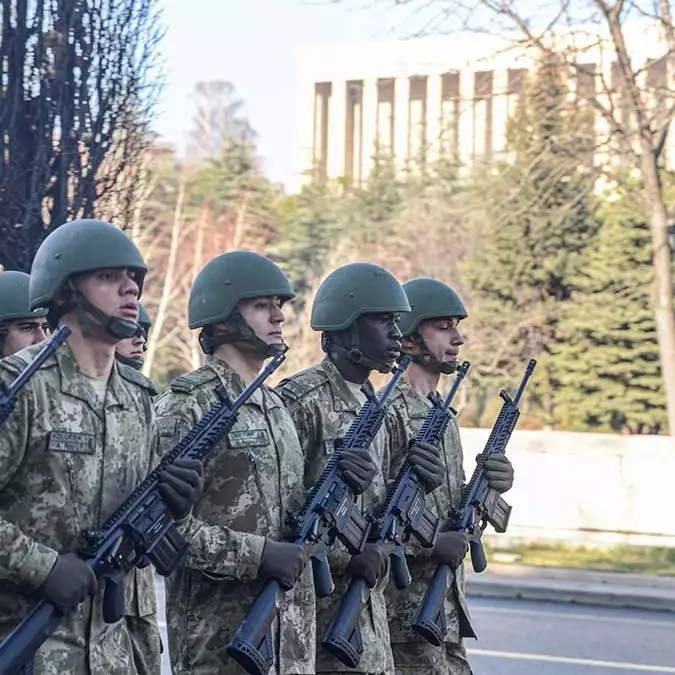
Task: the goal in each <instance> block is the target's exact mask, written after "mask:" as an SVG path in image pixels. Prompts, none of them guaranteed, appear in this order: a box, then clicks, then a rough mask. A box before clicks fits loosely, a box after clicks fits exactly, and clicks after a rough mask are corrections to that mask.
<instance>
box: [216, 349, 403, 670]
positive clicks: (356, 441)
mask: <svg viewBox="0 0 675 675" xmlns="http://www.w3.org/2000/svg"><path fill="white" fill-rule="evenodd" d="M409 363H410V358H409V357H407V356H404V357H403V358H402V359H401V360H400V362H399V364H398V365H397V366H396V368H395V369H394V374H393V376H392V378H391V379H390V380H389V383H388V384H387V386H386V388H385V389H384V390H383V392H382V393H381V394H380V397H379V398H378V397H377V395H376V394H375V392H374V391H373V388H372V387H371V386H370V384H366V385H364V386H363V387H362V391H363V393H364V394H365V395H366V398H367V401H366V403H365V404H364V405H363V407H362V408H361V410H360V411H359V413H358V415H357V416H356V419H355V420H354V421H353V422H352V423H351V425H350V426H349V429H348V430H347V433H346V434H345V435H344V436H343V437H342V438H341V439H338V440H336V441H335V450H334V452H333V454H332V456H331V458H330V459H329V460H328V462H327V463H326V466H325V467H324V470H323V473H322V474H321V476H319V480H318V481H317V483H316V485H315V486H314V489H313V490H312V492H311V494H310V495H309V497H308V498H307V500H306V501H305V504H304V506H303V507H302V509H301V510H300V513H299V514H298V515H297V516H292V515H288V516H287V518H286V524H287V525H288V527H289V528H290V529H291V532H292V534H291V537H290V539H291V540H293V541H295V543H296V544H299V545H301V546H305V547H306V548H307V549H308V550H309V551H310V559H311V561H312V573H313V575H314V588H315V592H316V595H317V596H318V597H320V598H323V597H326V596H328V595H330V594H331V593H332V592H333V589H334V588H335V586H334V584H333V578H332V576H331V573H330V567H329V565H328V560H327V558H326V555H327V550H328V549H329V548H330V547H331V546H332V545H333V544H334V543H335V540H336V539H339V540H340V541H341V542H342V543H343V544H344V545H345V546H346V547H347V550H348V551H349V553H350V554H351V555H356V554H357V553H360V552H361V551H362V550H363V547H364V545H365V543H366V540H367V537H368V532H369V530H370V526H371V523H370V521H369V520H368V519H367V518H366V517H365V516H363V515H362V514H361V513H360V512H359V509H358V507H357V503H356V495H355V494H354V492H353V490H352V489H351V488H350V487H349V485H348V484H347V483H346V482H345V480H344V478H343V477H342V475H341V473H340V470H339V468H338V462H339V460H340V449H341V448H369V447H370V445H371V444H372V442H373V440H374V439H375V436H376V435H377V432H378V431H379V430H380V427H381V426H382V422H383V421H384V413H385V408H384V403H385V401H386V400H387V398H388V397H389V395H390V394H391V392H392V390H393V389H394V386H395V385H396V383H397V382H398V380H399V379H400V377H401V375H403V372H404V371H405V369H406V368H407V367H408V364H409ZM283 593H284V591H283V590H282V588H281V586H280V585H279V582H278V581H276V580H274V579H270V580H268V581H266V582H265V585H264V586H263V587H262V588H261V589H260V592H259V593H258V596H257V597H256V599H255V600H254V602H253V605H252V606H251V609H250V610H249V612H248V614H247V615H246V617H245V618H244V620H243V621H242V622H241V623H240V624H239V628H238V629H237V632H236V633H235V634H234V637H233V638H232V640H231V641H230V644H229V645H228V646H227V653H228V654H229V655H230V656H231V657H232V658H233V659H234V660H235V661H236V662H237V663H239V664H240V665H241V666H242V667H243V668H244V669H245V670H246V671H247V672H249V673H251V675H266V673H268V672H269V670H270V668H271V667H272V665H273V664H274V654H273V650H272V648H273V643H272V622H273V621H274V619H275V617H276V615H277V614H278V612H279V606H280V604H281V600H282V598H283Z"/></svg>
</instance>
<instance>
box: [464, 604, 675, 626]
mask: <svg viewBox="0 0 675 675" xmlns="http://www.w3.org/2000/svg"><path fill="white" fill-rule="evenodd" d="M469 608H470V610H471V614H479V613H480V612H485V613H487V614H509V615H514V614H519V615H521V616H534V617H541V616H545V617H555V618H556V619H557V618H561V619H574V620H577V619H581V620H582V621H593V622H598V621H607V622H614V623H630V624H633V625H635V621H636V620H635V619H631V618H628V617H620V616H603V615H602V614H572V613H571V612H542V611H538V610H534V609H505V608H503V607H490V606H482V605H471V603H469ZM636 611H637V610H636ZM640 623H641V624H645V623H648V624H649V625H650V626H664V627H666V628H675V620H673V621H660V620H658V619H656V620H652V619H640Z"/></svg>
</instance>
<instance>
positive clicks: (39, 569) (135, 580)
mask: <svg viewBox="0 0 675 675" xmlns="http://www.w3.org/2000/svg"><path fill="white" fill-rule="evenodd" d="M41 347H42V345H35V346H33V347H28V348H27V349H24V350H22V351H20V352H19V353H18V354H14V355H13V356H10V357H8V358H6V359H4V360H2V361H0V376H1V377H2V378H3V379H4V380H5V381H6V382H8V383H9V382H11V381H12V380H13V379H14V378H15V377H16V376H17V375H18V373H19V372H20V371H21V370H22V369H23V368H24V367H25V365H26V364H27V363H28V362H29V361H31V360H32V359H33V358H34V356H35V355H36V353H37V352H38V351H39V350H40V348H41ZM150 389H151V384H150V383H149V381H148V380H147V379H146V378H145V377H144V376H143V375H141V374H140V373H138V372H137V371H136V370H134V369H133V368H129V367H128V366H124V365H120V364H117V365H115V366H114V367H113V370H112V373H111V375H110V379H109V381H108V386H107V390H106V398H105V401H104V402H103V404H102V405H101V404H98V405H97V404H92V401H97V400H98V398H97V395H96V394H95V391H94V389H93V387H92V385H91V383H90V380H89V378H88V377H86V376H85V375H84V374H83V373H82V372H81V371H80V370H79V368H78V366H77V362H76V361H75V357H74V356H73V353H72V352H71V350H70V348H69V347H68V346H67V345H64V346H63V347H61V348H60V349H59V350H58V351H57V352H56V354H55V355H53V356H51V357H50V358H49V359H47V361H46V362H45V363H44V364H43V365H42V367H41V368H40V369H39V370H38V372H37V373H35V375H34V376H33V378H32V379H31V380H30V381H29V383H28V384H27V385H26V386H25V387H24V388H23V389H22V390H21V392H20V394H19V396H18V398H17V401H16V407H15V409H14V411H13V413H12V415H11V416H10V417H9V419H8V420H7V423H6V425H5V426H4V427H3V428H2V430H0V579H1V581H0V632H1V633H3V634H4V633H6V632H8V631H9V630H10V629H11V628H12V627H14V626H15V625H16V624H17V623H18V622H19V620H20V619H21V618H22V617H23V616H24V615H25V614H26V613H27V612H28V610H29V609H30V608H31V606H32V605H33V604H35V599H34V596H33V597H31V595H32V593H31V592H32V591H33V590H34V589H36V588H38V587H39V586H40V585H41V584H42V583H43V582H44V580H45V579H46V578H47V575H48V574H49V572H50V571H51V568H52V566H53V564H54V562H55V561H56V558H57V554H58V552H67V551H75V550H77V548H78V547H79V546H80V545H81V543H82V542H81V540H80V533H81V531H82V530H83V529H87V528H96V527H97V526H99V525H101V524H103V522H104V521H105V520H106V519H107V518H108V517H109V516H110V515H111V514H112V512H113V511H114V510H115V508H116V507H117V506H119V505H120V504H121V503H122V502H123V501H124V499H125V498H126V497H127V496H128V495H129V494H130V493H131V492H132V491H133V489H134V488H135V487H136V485H138V483H140V482H141V481H142V480H143V479H144V478H145V476H146V475H147V473H148V471H149V470H150V469H151V468H152V466H153V465H154V463H155V461H156V459H157V456H156V452H157V440H158V434H157V426H156V422H155V416H154V413H153V410H152V404H151V401H150ZM152 582H153V572H152V568H151V567H147V568H145V569H144V570H134V571H133V572H130V573H129V574H128V575H127V578H126V582H125V583H126V588H125V593H126V603H127V605H126V613H127V615H131V616H136V617H153V615H154V614H155V612H156V600H155V592H154V585H153V583H152ZM102 591H103V584H100V586H99V592H98V594H97V595H96V596H94V598H93V599H87V600H86V601H85V602H83V603H82V604H80V605H79V606H78V607H77V608H76V609H75V610H73V611H72V612H71V613H70V614H69V615H68V616H66V617H65V618H64V619H63V621H62V622H61V625H60V627H59V628H58V629H57V631H56V633H55V634H54V635H53V636H52V637H51V638H49V639H48V640H47V642H46V643H45V644H44V645H43V647H42V648H41V650H40V652H39V653H38V657H37V659H36V668H35V673H36V674H49V675H55V674H56V673H59V674H60V673H74V674H76V675H77V674H79V673H82V674H83V675H85V674H86V675H93V674H97V673H100V675H108V674H117V673H119V675H122V674H124V675H127V674H128V673H135V672H136V670H135V668H134V666H133V660H132V648H131V644H130V641H129V635H128V633H127V630H126V628H125V622H124V621H120V622H117V623H115V624H106V623H104V621H103V618H102V615H101V600H102ZM153 620H154V619H153ZM157 639H158V640H159V633H158V637H157ZM156 665H157V669H156V672H157V673H159V662H157V664H156Z"/></svg>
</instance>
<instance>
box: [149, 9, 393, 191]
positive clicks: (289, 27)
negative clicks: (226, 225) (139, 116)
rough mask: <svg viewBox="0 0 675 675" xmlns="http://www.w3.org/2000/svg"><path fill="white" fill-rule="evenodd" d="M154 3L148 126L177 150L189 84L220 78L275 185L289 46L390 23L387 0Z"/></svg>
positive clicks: (288, 98) (355, 36)
mask: <svg viewBox="0 0 675 675" xmlns="http://www.w3.org/2000/svg"><path fill="white" fill-rule="evenodd" d="M162 6H163V22H164V25H165V27H166V35H165V37H164V39H163V41H162V44H161V52H162V61H163V66H164V70H165V73H166V75H165V77H166V85H165V88H164V93H163V96H162V99H161V102H160V104H159V106H158V110H157V113H158V117H157V120H156V123H155V129H156V130H157V131H158V132H159V133H160V134H161V135H162V137H163V138H164V139H165V140H167V141H169V142H171V143H173V144H175V145H176V146H177V148H178V149H179V151H180V150H181V149H182V147H183V144H184V138H185V133H186V131H187V130H188V129H189V128H190V119H191V116H192V111H193V104H192V102H191V94H192V91H193V90H194V86H195V84H196V83H197V82H199V81H205V80H214V79H220V80H227V81H229V82H231V83H232V84H233V85H234V86H235V87H236V89H237V91H238V93H239V95H240V97H241V98H242V99H243V101H244V102H245V104H246V111H247V113H248V117H249V120H250V122H251V124H252V126H253V128H254V129H255V130H256V131H257V132H258V134H259V151H260V154H261V156H262V159H263V167H264V170H265V173H266V174H267V175H268V176H269V177H270V178H271V179H272V180H273V181H275V182H290V181H291V175H292V174H291V173H290V172H291V165H292V159H293V141H294V133H295V127H294V120H293V116H294V111H295V100H296V97H295V77H294V75H295V69H294V51H295V49H296V48H298V47H301V46H303V45H311V44H317V43H318V44H321V43H325V42H352V41H362V40H368V39H383V38H387V37H389V38H391V39H394V37H393V33H392V31H395V27H396V26H397V21H396V18H395V15H392V11H391V9H390V8H389V7H388V6H387V3H384V4H382V5H380V4H377V5H376V6H375V7H373V6H372V5H371V3H370V2H369V0H362V4H359V2H357V1H356V0H350V1H348V2H347V3H346V4H343V3H338V4H334V3H331V2H329V0H163V3H162ZM398 25H400V23H399V24H398Z"/></svg>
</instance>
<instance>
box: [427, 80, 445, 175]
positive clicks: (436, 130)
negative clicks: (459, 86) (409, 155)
mask: <svg viewBox="0 0 675 675" xmlns="http://www.w3.org/2000/svg"><path fill="white" fill-rule="evenodd" d="M442 85H443V80H442V77H441V75H429V76H428V77H427V138H426V142H427V157H428V159H429V161H431V162H433V161H435V160H436V159H437V158H438V156H439V154H440V149H441V135H442V133H441V117H442V108H441V91H442Z"/></svg>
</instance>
